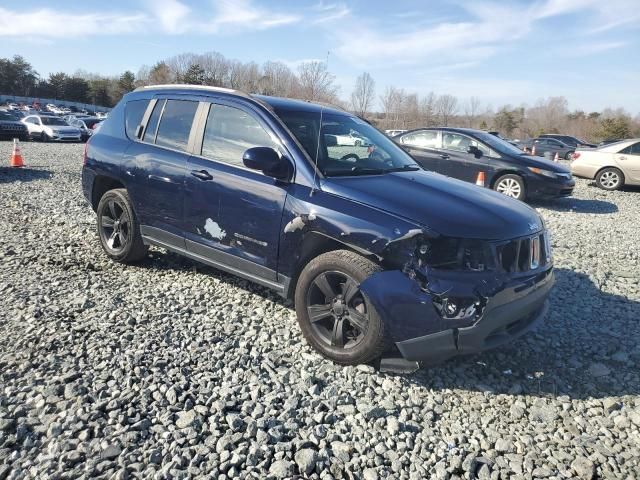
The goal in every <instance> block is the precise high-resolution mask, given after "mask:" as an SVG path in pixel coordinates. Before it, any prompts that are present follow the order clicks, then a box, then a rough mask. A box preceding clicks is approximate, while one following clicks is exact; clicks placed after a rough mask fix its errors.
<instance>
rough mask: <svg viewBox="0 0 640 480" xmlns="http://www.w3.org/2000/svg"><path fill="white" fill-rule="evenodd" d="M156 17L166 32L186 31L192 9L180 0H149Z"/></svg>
mask: <svg viewBox="0 0 640 480" xmlns="http://www.w3.org/2000/svg"><path fill="white" fill-rule="evenodd" d="M147 5H148V7H149V8H150V9H152V10H153V12H154V14H155V17H156V18H157V19H158V20H159V22H160V26H161V27H162V30H163V31H164V32H165V33H182V32H184V31H186V28H187V23H188V22H187V19H188V17H189V14H190V13H191V9H190V8H189V7H188V6H186V5H185V4H184V3H181V2H179V1H178V0H147Z"/></svg>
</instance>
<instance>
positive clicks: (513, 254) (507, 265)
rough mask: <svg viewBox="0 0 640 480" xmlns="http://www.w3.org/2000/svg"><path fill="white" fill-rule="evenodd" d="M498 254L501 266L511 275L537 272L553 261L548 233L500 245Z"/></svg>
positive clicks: (497, 249) (497, 250)
mask: <svg viewBox="0 0 640 480" xmlns="http://www.w3.org/2000/svg"><path fill="white" fill-rule="evenodd" d="M496 253H497V256H498V263H499V264H500V266H501V267H502V268H503V269H504V270H505V271H506V272H510V273H513V272H528V271H531V270H537V269H538V268H540V267H543V266H545V265H547V264H548V263H549V262H550V261H551V252H550V248H549V242H548V237H547V234H546V232H543V233H538V234H536V235H533V236H530V237H523V238H517V239H515V240H511V241H509V242H507V243H503V244H501V245H498V246H497V247H496Z"/></svg>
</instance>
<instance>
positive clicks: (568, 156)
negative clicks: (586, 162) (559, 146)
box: [564, 152, 573, 160]
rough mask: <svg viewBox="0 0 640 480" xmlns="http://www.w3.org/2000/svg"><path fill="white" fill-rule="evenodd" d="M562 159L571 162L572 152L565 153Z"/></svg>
mask: <svg viewBox="0 0 640 480" xmlns="http://www.w3.org/2000/svg"><path fill="white" fill-rule="evenodd" d="M564 158H565V160H571V159H572V158H573V152H567V154H566V155H565V156H564Z"/></svg>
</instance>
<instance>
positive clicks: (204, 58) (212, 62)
mask: <svg viewBox="0 0 640 480" xmlns="http://www.w3.org/2000/svg"><path fill="white" fill-rule="evenodd" d="M199 63H200V66H201V67H202V68H203V70H204V77H205V83H206V84H207V85H213V86H216V87H222V86H224V82H225V78H226V77H227V74H228V73H229V61H228V60H227V59H226V58H225V57H224V55H222V54H221V53H218V52H207V53H205V54H203V55H200V58H199Z"/></svg>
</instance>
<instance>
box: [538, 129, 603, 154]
mask: <svg viewBox="0 0 640 480" xmlns="http://www.w3.org/2000/svg"><path fill="white" fill-rule="evenodd" d="M540 138H553V139H555V140H560V141H561V142H562V143H564V144H565V145H569V146H570V147H573V149H574V150H575V149H576V148H595V147H596V145H594V144H593V143H589V142H585V141H584V140H580V139H579V138H577V137H574V136H571V135H560V134H558V133H545V134H543V135H540Z"/></svg>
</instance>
